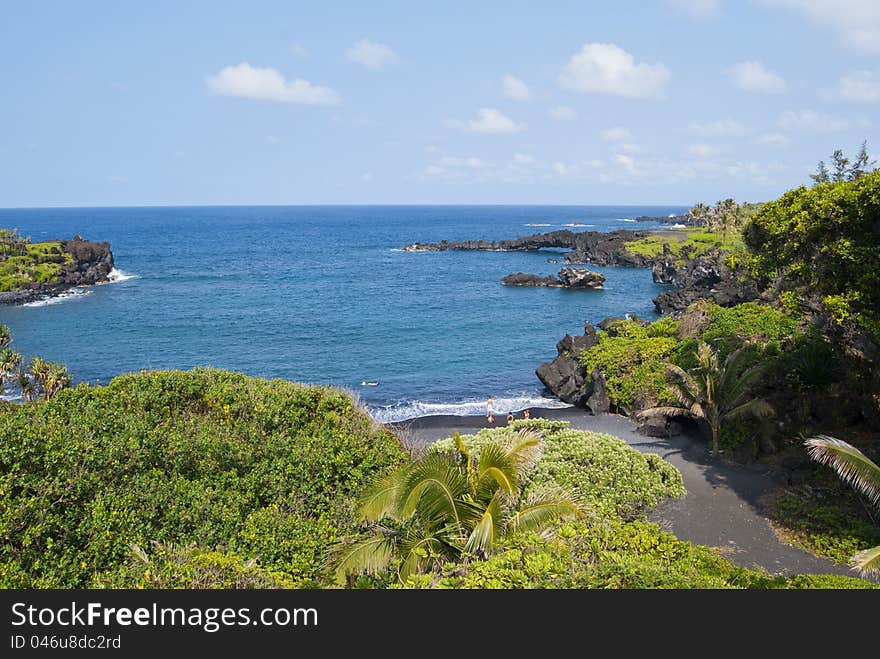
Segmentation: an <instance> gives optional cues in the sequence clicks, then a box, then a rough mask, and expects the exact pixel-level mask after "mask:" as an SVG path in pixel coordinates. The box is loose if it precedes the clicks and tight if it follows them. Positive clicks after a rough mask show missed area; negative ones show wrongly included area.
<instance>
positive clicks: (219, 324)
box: [0, 206, 686, 422]
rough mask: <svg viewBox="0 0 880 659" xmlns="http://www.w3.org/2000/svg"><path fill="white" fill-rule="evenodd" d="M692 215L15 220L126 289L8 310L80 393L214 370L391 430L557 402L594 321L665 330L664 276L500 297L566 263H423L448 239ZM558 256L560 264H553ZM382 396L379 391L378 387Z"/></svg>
mask: <svg viewBox="0 0 880 659" xmlns="http://www.w3.org/2000/svg"><path fill="white" fill-rule="evenodd" d="M685 211H686V208H685V207H680V206H657V207H645V206H252V207H241V206H235V207H138V208H64V209H0V226H2V227H7V228H18V229H19V231H20V232H21V233H23V234H24V235H29V236H31V238H32V239H33V240H34V241H39V240H48V239H53V238H69V237H72V236H73V235H74V234H79V235H81V236H82V237H83V238H86V239H89V240H97V241H104V240H106V241H108V242H110V245H111V248H112V250H113V255H114V258H115V261H116V268H117V271H116V272H115V273H114V275H115V276H114V279H115V281H114V282H113V283H111V284H104V285H99V286H92V287H88V288H81V289H76V290H74V291H73V292H72V293H71V294H69V295H67V296H64V297H63V298H57V299H53V300H49V301H44V302H37V303H32V304H29V305H24V306H14V307H13V306H0V322H2V323H4V324H6V325H8V326H9V327H10V329H11V330H12V332H13V336H14V343H13V347H15V348H16V349H17V350H18V351H20V352H22V353H24V354H25V355H40V356H41V357H43V358H46V359H50V360H53V361H61V362H64V363H65V364H67V366H68V368H69V369H70V371H71V373H72V374H73V376H74V378H75V380H76V381H78V382H82V381H87V382H92V383H106V382H108V381H109V380H110V379H112V378H113V377H114V376H116V375H119V374H121V373H127V372H136V371H140V370H141V369H166V368H179V369H189V368H192V367H194V366H199V365H201V366H214V367H217V368H224V369H230V370H235V371H241V372H244V373H247V374H248V375H253V376H259V377H266V378H285V379H288V380H294V381H298V382H305V383H309V384H329V385H333V386H337V387H342V388H345V389H347V390H350V391H351V392H353V393H354V394H355V395H357V396H358V397H359V398H360V400H361V402H362V403H363V404H365V405H366V406H367V408H368V409H369V411H370V414H371V415H372V416H373V417H374V418H376V419H377V420H379V421H382V422H389V421H401V420H405V419H408V418H413V417H416V416H424V415H430V414H460V415H466V414H480V413H483V412H484V410H485V400H486V397H487V396H488V395H490V394H491V395H492V396H493V397H494V399H495V409H496V410H497V411H499V412H502V413H504V412H507V411H515V410H520V409H523V408H526V407H534V406H547V407H554V406H556V407H559V406H563V405H564V404H562V403H560V402H559V401H558V400H556V399H554V398H552V397H548V396H547V395H546V392H545V391H543V387H542V385H541V383H540V381H539V380H538V379H537V377H536V376H535V368H536V367H537V366H538V364H540V363H541V362H543V361H548V360H551V359H552V358H553V357H555V355H556V342H557V341H558V340H559V339H560V338H562V336H563V335H564V334H565V333H566V332H568V333H572V334H580V333H582V332H583V326H584V322H585V321H590V322H592V323H596V322H598V321H600V320H601V319H602V318H605V317H607V316H615V315H616V316H622V315H624V314H625V313H630V314H637V315H639V316H640V317H642V318H647V319H652V318H654V317H656V313H655V311H654V307H653V304H652V302H651V298H652V297H654V296H655V295H656V294H657V293H658V292H660V291H661V290H662V288H663V287H661V286H658V285H656V284H654V283H653V281H652V279H651V273H650V271H649V270H643V269H633V268H611V267H595V268H594V269H595V270H598V271H600V272H602V273H604V274H605V275H606V276H607V280H606V283H605V289H604V290H600V291H571V290H562V289H547V288H514V287H507V286H502V285H501V284H500V283H499V282H500V279H501V278H502V277H503V276H504V275H506V274H509V273H513V272H519V271H522V272H529V273H536V274H541V275H549V274H555V273H556V272H557V271H558V270H559V268H560V267H562V265H563V264H562V260H561V257H560V255H559V254H554V253H553V252H550V251H542V252H540V253H520V252H439V253H411V252H402V251H400V248H401V247H403V246H405V245H408V244H411V243H414V242H437V241H440V240H443V239H447V240H463V239H485V240H501V239H507V238H516V237H519V236H524V235H530V234H533V233H542V232H546V231H553V230H556V229H562V228H570V229H572V230H574V231H579V230H593V231H612V230H614V229H622V228H630V229H632V228H639V229H650V228H656V227H657V225H655V224H654V223H650V222H640V223H638V224H636V223H633V222H632V220H633V218H635V217H638V216H667V215H670V214H679V213H682V212H685ZM550 258H559V263H557V264H553V263H548V259H550ZM373 383H375V384H373Z"/></svg>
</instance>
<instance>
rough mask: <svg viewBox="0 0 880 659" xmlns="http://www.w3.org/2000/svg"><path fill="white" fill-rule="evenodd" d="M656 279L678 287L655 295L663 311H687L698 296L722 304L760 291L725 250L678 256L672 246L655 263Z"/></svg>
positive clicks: (752, 297)
mask: <svg viewBox="0 0 880 659" xmlns="http://www.w3.org/2000/svg"><path fill="white" fill-rule="evenodd" d="M651 272H652V274H653V277H654V281H655V282H656V283H658V284H670V285H672V286H673V287H674V288H673V289H672V290H669V291H664V292H662V293H660V294H659V295H657V297H655V298H654V299H653V302H654V306H655V307H656V308H657V311H659V312H660V313H664V314H665V313H670V312H673V311H683V310H684V309H687V308H688V307H689V306H690V305H691V304H693V303H694V302H696V301H697V300H702V299H708V300H712V301H713V302H715V304H718V305H720V306H722V307H731V306H733V305H735V304H741V303H743V302H751V301H753V300H757V299H758V297H759V295H760V294H759V292H758V290H757V288H756V287H755V285H754V283H752V281H751V278H750V277H748V275H747V273H745V272H744V271H742V270H740V269H735V270H732V269H730V268H729V267H728V266H727V265H725V263H724V259H723V255H722V254H720V253H719V254H711V255H707V256H699V257H697V258H691V259H674V258H672V257H671V255H670V254H669V252H668V250H667V251H665V252H664V254H663V255H662V256H661V257H658V258H657V259H656V260H655V261H654V263H653V264H652V266H651Z"/></svg>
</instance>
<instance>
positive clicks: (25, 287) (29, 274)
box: [0, 236, 114, 304]
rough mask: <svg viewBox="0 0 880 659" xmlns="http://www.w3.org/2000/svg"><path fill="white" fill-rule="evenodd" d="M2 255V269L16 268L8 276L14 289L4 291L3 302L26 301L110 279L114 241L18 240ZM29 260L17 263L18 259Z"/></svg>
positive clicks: (76, 239)
mask: <svg viewBox="0 0 880 659" xmlns="http://www.w3.org/2000/svg"><path fill="white" fill-rule="evenodd" d="M3 247H4V249H3V253H2V254H0V268H3V267H4V266H9V267H6V268H5V269H7V270H13V269H14V270H15V273H14V275H7V277H8V281H9V282H10V283H11V288H9V289H8V290H2V291H0V304H23V303H26V302H32V301H34V300H39V299H45V298H47V297H53V296H56V295H60V294H61V293H63V292H65V291H67V290H69V289H71V288H73V287H76V286H90V285H92V284H100V283H103V282H107V281H109V276H110V272H111V271H112V270H113V265H114V264H113V252H112V251H111V250H110V243H107V242H94V241H90V240H83V239H82V238H81V237H80V236H74V237H73V238H71V239H69V240H55V241H46V242H42V243H30V242H29V241H26V240H22V239H16V240H12V241H10V242H9V244H6V243H4V246H3ZM25 258H26V259H27V260H28V262H27V263H23V264H22V265H20V266H19V265H17V264H16V265H15V267H14V268H13V267H11V266H13V263H16V262H15V259H19V260H21V259H25Z"/></svg>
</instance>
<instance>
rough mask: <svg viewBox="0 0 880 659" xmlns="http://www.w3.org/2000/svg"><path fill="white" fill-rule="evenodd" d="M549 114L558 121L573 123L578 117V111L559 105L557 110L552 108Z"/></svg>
mask: <svg viewBox="0 0 880 659" xmlns="http://www.w3.org/2000/svg"><path fill="white" fill-rule="evenodd" d="M547 114H549V115H550V118H551V119H555V120H556V121H572V120H574V119H577V116H578V114H577V111H576V110H575V109H574V108H571V107H569V106H567V105H557V106H556V107H555V108H550V110H548V112H547Z"/></svg>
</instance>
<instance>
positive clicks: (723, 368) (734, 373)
mask: <svg viewBox="0 0 880 659" xmlns="http://www.w3.org/2000/svg"><path fill="white" fill-rule="evenodd" d="M747 358H748V354H747V353H746V352H745V349H744V348H738V349H737V350H734V351H733V352H732V353H730V355H728V356H727V359H725V360H724V362H723V363H719V361H718V355H717V353H716V352H715V351H714V350H713V349H712V348H711V346H709V344H707V343H706V342H705V341H700V344H699V346H698V347H697V360H698V362H699V366H698V368H697V369H695V370H694V372H693V373H692V374H691V373H687V372H686V371H684V370H683V369H682V368H679V367H678V366H676V365H674V364H667V365H666V374H667V377H668V378H669V381H670V384H671V385H672V386H671V388H672V393H673V395H674V396H675V398H676V399H677V400H678V402H679V404H680V406H661V407H652V408H650V409H647V410H644V411H642V412H640V413H639V416H641V417H647V416H650V415H652V414H662V415H664V416H685V417H689V418H692V419H703V420H704V421H706V423H707V424H708V425H709V430H710V431H711V433H712V455H713V456H717V455H718V452H719V446H718V438H719V434H720V432H721V426H722V425H724V424H725V423H726V422H727V421H732V420H734V419H737V418H745V417H749V416H751V417H758V418H761V417H768V416H772V415H773V408H772V407H770V405H769V404H768V403H767V402H766V401H764V400H761V399H760V398H751V399H750V398H749V394H750V392H751V388H752V385H754V384H755V382H756V381H757V380H758V378H760V377H761V375H763V372H764V367H763V365H762V364H756V365H754V366H751V367H748V368H746V359H747Z"/></svg>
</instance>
